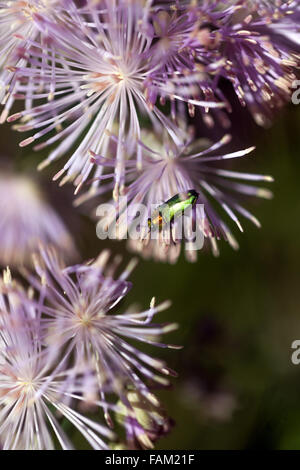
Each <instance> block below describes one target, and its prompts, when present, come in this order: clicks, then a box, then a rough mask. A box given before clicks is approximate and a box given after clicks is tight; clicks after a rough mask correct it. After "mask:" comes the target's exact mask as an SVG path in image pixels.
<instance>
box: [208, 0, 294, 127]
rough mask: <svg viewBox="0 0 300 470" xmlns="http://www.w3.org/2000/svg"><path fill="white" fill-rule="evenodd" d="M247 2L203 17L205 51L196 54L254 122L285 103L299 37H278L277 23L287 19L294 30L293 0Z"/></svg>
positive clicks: (266, 122) (263, 122) (270, 115)
mask: <svg viewBox="0 0 300 470" xmlns="http://www.w3.org/2000/svg"><path fill="white" fill-rule="evenodd" d="M249 3H251V2H243V1H236V2H233V4H232V6H229V7H228V8H226V9H224V11H222V10H221V11H218V10H217V11H216V13H215V15H213V16H212V17H210V18H209V24H208V26H207V28H206V31H207V37H206V43H205V46H206V49H207V51H210V52H211V56H210V58H209V57H208V56H207V55H206V56H204V57H203V55H201V51H200V55H201V57H202V58H203V59H204V62H206V64H207V69H206V70H207V72H210V73H211V74H212V75H213V76H214V77H215V80H216V82H217V81H218V80H219V79H220V78H221V77H222V78H226V79H228V80H229V81H230V82H231V83H232V85H233V88H234V91H235V93H236V95H237V97H238V98H239V100H240V103H241V104H242V105H243V106H247V107H248V108H249V110H250V112H251V113H252V115H253V117H254V119H255V121H256V123H257V124H259V125H263V126H267V125H269V124H270V123H271V121H272V119H273V116H274V110H276V109H278V108H280V107H282V106H283V105H284V104H286V103H288V102H289V100H290V97H291V93H292V84H293V81H294V80H295V78H296V69H297V67H298V66H299V63H300V55H299V41H292V40H291V41H290V42H287V41H284V40H283V36H282V26H281V25H282V21H283V22H284V21H287V18H290V20H289V21H288V23H289V28H291V30H293V29H294V30H296V29H298V25H297V22H296V21H294V23H293V24H291V22H292V20H291V18H292V15H291V14H292V12H293V7H294V6H295V5H296V3H297V2H285V3H281V2H280V3H278V2H274V4H270V3H269V2H265V3H264V4H261V5H260V7H259V8H255V5H254V4H253V2H252V8H249V7H248V4H249ZM256 3H258V2H256ZM260 3H261V2H260ZM266 3H268V7H266V6H265V4H266ZM288 23H287V24H288ZM216 82H215V83H216Z"/></svg>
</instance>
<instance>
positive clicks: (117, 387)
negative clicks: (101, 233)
mask: <svg viewBox="0 0 300 470" xmlns="http://www.w3.org/2000/svg"><path fill="white" fill-rule="evenodd" d="M108 258H109V253H108V252H103V253H101V254H100V255H99V257H98V259H97V260H96V261H94V262H90V263H87V264H86V265H78V266H71V267H68V268H65V267H64V266H63V265H62V264H61V262H60V260H59V258H58V257H57V254H56V252H55V251H54V250H51V249H47V250H46V249H41V253H40V255H38V256H36V259H35V265H36V271H37V273H38V275H39V278H37V277H35V276H33V275H31V274H30V273H26V277H27V279H28V281H29V282H30V285H31V286H32V287H33V288H35V289H36V290H37V291H39V292H40V294H41V296H42V298H43V299H44V306H43V313H44V315H46V316H47V318H44V319H43V326H44V328H45V331H46V333H45V335H46V341H47V342H48V343H49V344H52V345H53V346H55V347H60V348H64V355H63V357H62V358H61V361H62V363H63V364H65V365H66V366H67V365H68V364H70V363H71V364H72V365H73V366H74V368H75V370H76V369H77V368H79V369H80V370H82V368H84V366H85V364H87V365H88V366H89V367H92V368H93V369H94V370H95V373H96V376H97V386H98V391H99V393H100V396H101V399H102V400H104V395H105V392H106V391H107V390H108V391H110V392H113V393H116V394H117V395H118V396H119V397H120V398H121V400H122V402H123V403H124V404H125V405H127V406H128V407H129V409H132V407H131V405H130V403H129V402H128V399H127V398H126V393H125V392H126V388H127V387H128V386H132V387H134V389H136V390H137V391H138V392H139V393H141V395H142V396H143V397H144V398H145V399H147V400H150V401H152V402H153V400H154V399H153V395H152V394H150V392H149V390H150V389H149V386H148V385H147V383H146V382H145V381H144V379H146V380H147V381H150V382H153V383H157V384H160V385H167V384H168V379H167V378H166V377H164V376H167V377H168V376H170V375H172V374H173V372H172V371H171V370H170V369H169V368H168V367H167V366H166V365H165V363H164V361H162V360H160V359H156V358H153V357H151V356H149V355H148V354H145V353H143V352H141V351H139V350H138V349H137V348H136V347H135V346H134V345H132V344H131V341H132V340H133V341H135V342H140V343H145V344H150V345H154V346H158V347H163V348H165V347H173V348H175V346H168V345H165V344H162V343H160V342H159V339H160V337H161V335H162V334H163V333H167V332H169V331H172V330H174V329H175V328H176V327H177V325H175V324H162V325H160V324H157V323H152V318H153V316H154V315H156V314H157V313H159V312H161V311H163V310H165V309H166V308H167V307H168V306H169V302H164V303H162V304H160V305H157V306H156V305H155V300H154V299H152V301H151V304H150V308H149V309H147V310H145V311H143V312H136V311H135V310H134V309H127V310H126V311H125V312H124V313H114V310H113V309H114V308H115V307H116V306H117V304H118V303H119V302H120V301H121V300H122V299H123V298H124V296H125V295H126V294H127V292H128V291H129V289H130V287H131V284H130V283H129V282H128V281H127V280H126V279H127V277H128V276H129V274H130V272H131V271H132V269H133V267H134V265H135V261H132V262H131V263H130V264H129V265H128V266H127V268H126V269H125V270H124V271H123V272H122V274H121V275H120V276H119V277H118V279H116V280H114V279H113V278H112V276H113V274H114V271H115V269H116V268H117V266H118V264H119V263H120V258H119V257H116V258H115V260H114V261H113V262H111V263H110V264H108V265H107V261H108ZM127 340H129V342H127ZM142 377H144V379H143V378H142ZM105 416H106V419H107V421H108V423H109V424H112V423H111V419H110V417H109V415H108V412H107V409H105Z"/></svg>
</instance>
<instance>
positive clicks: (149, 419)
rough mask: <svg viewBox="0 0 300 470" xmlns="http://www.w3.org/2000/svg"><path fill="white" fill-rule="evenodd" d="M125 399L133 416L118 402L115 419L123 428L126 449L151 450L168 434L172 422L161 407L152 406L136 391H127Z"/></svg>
mask: <svg viewBox="0 0 300 470" xmlns="http://www.w3.org/2000/svg"><path fill="white" fill-rule="evenodd" d="M127 398H128V401H129V402H130V405H131V406H132V408H133V409H134V412H135V415H134V416H132V413H131V412H130V409H129V408H128V407H126V406H124V404H123V403H121V402H120V404H119V406H120V409H119V410H118V412H117V419H118V421H119V422H120V424H122V425H123V426H124V427H125V431H126V443H127V446H128V448H129V449H138V450H140V449H153V448H154V445H153V444H154V443H155V442H156V441H157V440H158V439H159V438H161V437H163V436H165V435H166V434H168V433H169V432H170V430H171V428H172V425H173V422H172V420H171V419H170V418H168V416H167V415H166V412H165V411H164V409H163V408H162V407H161V406H157V405H156V406H154V405H153V404H152V403H149V401H146V400H145V399H144V398H143V397H142V396H141V395H140V394H139V393H137V392H136V391H128V393H127Z"/></svg>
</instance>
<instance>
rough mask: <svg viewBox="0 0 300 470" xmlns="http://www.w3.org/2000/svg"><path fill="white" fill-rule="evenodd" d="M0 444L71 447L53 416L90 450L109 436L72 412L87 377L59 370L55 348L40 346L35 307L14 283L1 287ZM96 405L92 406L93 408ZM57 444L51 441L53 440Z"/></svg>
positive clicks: (84, 390)
mask: <svg viewBox="0 0 300 470" xmlns="http://www.w3.org/2000/svg"><path fill="white" fill-rule="evenodd" d="M0 289H1V293H0V308H1V316H0V441H1V444H2V447H3V449H4V450H17V449H18V450H22V449H23V450H35V449H36V450H51V449H54V448H55V446H56V444H55V440H57V442H58V443H59V445H60V446H61V447H62V449H72V448H73V446H72V444H71V442H70V440H69V438H68V437H67V435H66V434H65V432H64V430H63V428H62V427H61V424H60V423H59V420H58V418H57V415H58V414H59V415H60V416H63V417H64V418H65V419H67V420H68V421H69V422H70V423H71V424H72V425H73V426H74V427H75V428H76V429H77V430H78V431H79V432H80V433H81V434H82V436H83V437H84V438H85V439H86V440H87V441H88V442H89V444H90V445H91V446H92V447H93V448H94V449H107V448H108V447H107V444H106V443H105V441H104V440H103V439H105V440H107V439H112V438H113V437H114V436H113V434H112V432H111V431H109V430H108V429H107V428H106V427H105V426H103V425H101V424H99V423H97V422H95V421H92V420H91V419H89V418H87V417H85V416H83V415H82V414H80V413H79V412H78V411H76V409H75V407H74V405H75V403H77V404H78V403H79V404H80V403H82V402H83V401H84V399H85V398H86V397H85V395H86V394H87V395H89V393H90V391H89V389H90V385H89V382H90V379H89V375H91V374H89V372H88V371H87V370H86V371H83V373H82V374H81V375H79V373H78V370H77V371H74V370H72V369H64V370H63V371H62V370H61V367H59V365H58V366H57V361H58V360H59V359H60V358H59V352H60V350H59V348H58V347H57V345H52V346H50V347H45V346H44V337H43V328H42V326H41V309H40V304H36V303H35V302H33V300H32V299H31V298H30V297H29V296H28V295H27V294H26V293H25V292H24V291H23V289H22V288H21V287H20V286H19V285H17V284H16V283H15V282H13V281H12V280H11V278H10V273H9V271H6V272H5V273H4V279H3V281H2V282H1V285H0ZM93 403H94V404H95V405H97V404H98V402H97V401H94V402H93ZM53 436H55V437H56V439H54V437H53Z"/></svg>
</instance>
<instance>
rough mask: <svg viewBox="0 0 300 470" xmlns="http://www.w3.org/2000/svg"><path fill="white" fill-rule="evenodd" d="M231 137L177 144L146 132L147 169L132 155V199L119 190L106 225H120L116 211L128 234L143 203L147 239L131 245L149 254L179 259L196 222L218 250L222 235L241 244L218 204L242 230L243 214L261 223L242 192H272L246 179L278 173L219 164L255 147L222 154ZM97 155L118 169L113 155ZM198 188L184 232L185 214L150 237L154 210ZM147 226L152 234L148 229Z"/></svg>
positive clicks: (128, 191) (193, 252) (105, 164)
mask: <svg viewBox="0 0 300 470" xmlns="http://www.w3.org/2000/svg"><path fill="white" fill-rule="evenodd" d="M229 141H230V136H229V135H225V136H224V137H223V138H222V139H221V140H220V141H219V142H217V143H216V144H214V145H211V146H208V145H207V143H206V142H205V141H204V142H203V141H201V140H200V141H198V142H197V141H196V142H194V143H193V144H191V141H187V142H186V143H185V144H184V145H182V146H175V145H174V144H173V143H172V142H171V141H170V140H169V139H168V138H166V139H165V142H160V141H159V140H158V139H157V138H156V137H155V136H154V135H153V134H148V135H145V136H144V140H143V142H141V147H142V148H143V151H144V158H143V161H144V166H143V169H142V170H140V171H137V170H136V168H135V166H134V164H133V163H132V162H131V161H130V160H129V161H127V166H126V177H127V187H125V188H123V191H122V193H121V195H122V196H124V197H125V198H126V199H125V202H126V204H125V203H124V201H123V199H120V201H119V200H118V195H116V202H115V204H114V205H113V202H112V210H111V212H109V213H108V214H106V216H104V217H103V219H102V220H100V224H101V226H103V227H109V226H110V225H111V224H114V223H115V216H116V217H117V227H118V229H119V235H120V237H121V238H122V237H123V236H124V233H123V232H124V230H125V232H126V230H127V229H130V226H131V224H132V223H133V224H135V220H136V212H137V209H134V207H135V205H137V204H143V205H144V206H146V208H147V210H146V211H145V212H143V214H142V217H141V220H140V225H141V229H142V230H141V240H138V241H137V240H130V245H131V247H133V248H134V249H135V251H141V252H142V253H143V255H144V256H146V257H148V256H154V258H156V259H158V260H168V261H170V262H175V261H176V260H177V258H178V256H179V253H180V246H181V242H182V241H185V242H186V243H187V244H189V243H190V242H191V240H192V236H191V237H190V236H189V233H191V234H193V226H195V225H196V230H200V231H201V232H202V233H203V236H204V237H206V238H208V240H209V241H210V243H211V245H212V248H213V252H214V253H215V254H218V248H217V240H219V239H221V238H223V239H225V240H226V241H228V242H229V243H230V244H231V246H232V247H233V248H238V244H237V242H236V240H235V238H234V237H233V234H232V232H231V230H230V229H229V227H228V226H227V225H226V224H225V222H224V221H223V218H222V216H221V215H220V214H219V212H218V211H217V210H216V206H219V208H220V209H221V210H222V211H223V212H224V213H225V214H227V215H228V216H229V218H230V219H231V220H232V221H233V222H235V223H236V225H237V226H238V228H239V229H240V230H241V231H243V228H242V225H241V222H240V219H239V216H240V215H241V216H243V217H245V218H247V219H249V220H250V221H251V222H253V223H254V224H255V225H256V226H258V227H260V223H259V221H258V220H257V219H256V217H255V216H254V215H252V214H251V213H250V212H249V211H248V210H246V209H245V208H244V207H243V206H242V205H241V204H240V202H239V199H240V198H241V197H242V196H259V197H263V198H267V199H268V198H270V197H271V196H272V193H271V192H270V191H269V190H266V189H263V188H259V187H256V186H254V185H252V184H245V183H244V182H259V181H268V182H270V181H272V178H271V177H270V176H264V175H257V174H250V173H240V172H236V171H232V170H231V169H226V168H224V169H223V168H219V167H218V166H216V165H215V163H217V162H220V161H224V162H225V161H226V160H230V159H234V158H237V157H243V156H245V155H247V154H249V153H250V152H252V151H253V149H254V147H251V148H248V149H244V150H240V151H236V152H233V153H224V154H222V152H220V149H221V148H222V147H223V146H224V145H225V144H228V143H229ZM145 142H146V143H147V145H149V146H147V145H146V143H145ZM150 147H151V148H150ZM151 149H154V150H151ZM92 160H93V161H94V162H96V163H97V164H98V165H99V166H103V168H105V169H106V170H107V171H108V172H109V170H110V167H112V168H113V167H114V165H115V161H114V159H113V158H112V159H104V158H102V157H97V156H93V158H92ZM109 174H110V173H108V175H109ZM104 176H105V175H104ZM192 189H193V190H194V191H195V192H197V193H198V200H197V204H196V205H195V206H194V207H193V209H192V217H190V218H189V219H188V221H187V224H188V228H187V230H186V232H185V233H184V234H183V233H182V225H181V219H180V218H179V219H177V220H174V223H173V224H172V225H171V226H170V227H167V228H166V232H167V233H165V230H162V231H161V232H160V233H159V236H158V237H157V239H155V240H153V239H152V237H151V239H150V236H151V231H149V229H148V218H150V217H151V215H152V212H153V209H154V208H155V207H157V206H159V205H160V204H162V203H165V202H167V201H168V200H170V198H172V197H174V196H175V195H177V194H182V193H187V192H188V191H189V190H192ZM102 193H103V189H101V188H100V190H99V194H102ZM201 205H203V206H204V207H202V206H201ZM100 207H101V206H100ZM203 208H204V210H203ZM125 209H126V210H127V212H125ZM123 228H124V230H123ZM145 228H146V232H147V235H146V238H145V231H144V230H143V229H145ZM144 238H145V239H144ZM187 255H188V256H189V257H191V259H192V260H194V259H195V256H196V250H192V249H190V248H188V251H187Z"/></svg>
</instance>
